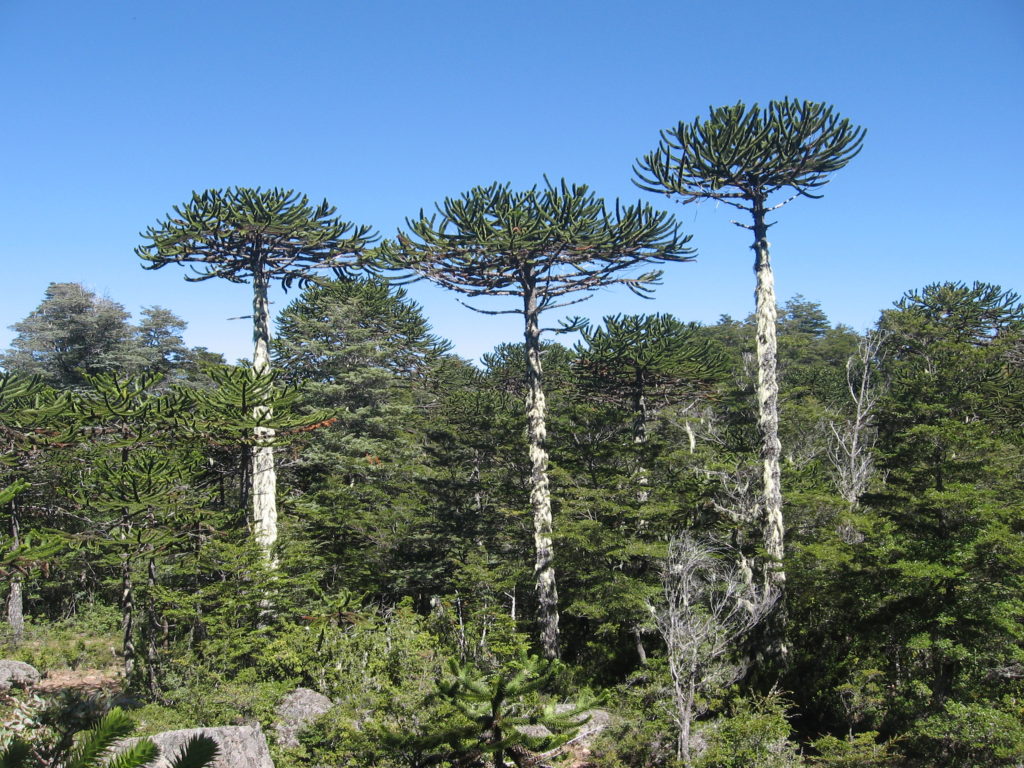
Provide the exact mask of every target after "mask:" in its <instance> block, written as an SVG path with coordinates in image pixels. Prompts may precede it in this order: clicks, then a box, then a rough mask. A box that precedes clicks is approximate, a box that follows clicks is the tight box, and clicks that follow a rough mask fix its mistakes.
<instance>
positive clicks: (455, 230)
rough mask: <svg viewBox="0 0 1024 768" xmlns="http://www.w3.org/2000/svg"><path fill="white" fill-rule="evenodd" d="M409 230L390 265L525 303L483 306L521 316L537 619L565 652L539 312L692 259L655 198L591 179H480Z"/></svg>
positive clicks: (635, 287) (647, 278)
mask: <svg viewBox="0 0 1024 768" xmlns="http://www.w3.org/2000/svg"><path fill="white" fill-rule="evenodd" d="M408 225H409V230H410V232H409V233H404V232H403V233H399V235H398V239H397V242H394V243H390V242H389V243H387V244H386V245H385V247H384V248H383V251H384V253H385V255H386V257H387V260H388V261H389V263H390V266H392V267H395V268H398V269H407V270H412V271H414V272H415V273H417V274H418V275H419V277H420V278H426V279H428V280H430V281H431V282H434V283H437V284H438V285H441V286H443V287H445V288H448V289H450V290H452V291H455V292H456V293H460V294H462V295H464V296H466V297H467V298H469V299H475V298H477V297H479V296H508V297H514V298H516V299H518V300H519V301H520V302H521V306H520V307H517V308H514V309H505V310H483V309H479V308H478V307H475V306H471V305H469V304H467V305H466V306H469V307H470V308H471V309H474V310H476V311H478V312H484V313H486V314H521V315H522V316H523V320H524V324H525V331H524V335H525V353H526V377H527V395H526V414H527V439H528V444H529V454H530V468H531V469H530V504H531V507H532V511H533V522H534V545H535V549H536V561H535V576H536V580H537V601H538V617H537V618H538V624H539V626H540V643H541V648H542V650H543V653H544V655H545V656H547V657H548V658H553V657H556V656H557V655H558V652H559V639H558V592H557V589H556V586H555V569H554V550H553V547H552V516H551V494H550V491H549V487H548V473H547V470H548V451H547V447H546V438H547V428H546V424H545V400H544V387H543V373H542V367H541V343H540V337H541V330H542V329H541V327H540V316H541V314H542V313H544V312H547V311H550V310H553V309H558V308H560V307H565V306H568V305H570V304H575V303H578V302H580V301H583V300H584V299H586V298H588V296H587V295H586V294H587V292H590V291H595V290H597V289H599V288H604V287H607V286H611V285H625V286H626V287H628V288H629V289H630V290H632V291H633V292H634V293H636V294H638V295H641V296H643V295H645V294H647V293H649V292H650V291H651V290H652V287H653V286H654V285H655V284H656V283H657V282H658V280H659V278H660V276H661V272H660V271H657V270H655V271H648V272H644V273H642V274H640V275H630V274H628V271H629V270H630V269H631V268H633V267H637V266H639V265H643V264H646V263H648V262H653V263H662V262H668V261H690V260H692V259H693V255H692V254H693V250H692V249H691V248H688V247H686V243H687V242H688V241H689V237H688V236H681V235H680V234H679V232H678V228H677V226H676V223H675V221H674V219H673V218H672V217H671V216H669V215H668V214H666V213H663V212H660V211H655V210H653V209H652V208H651V207H650V206H649V205H641V204H639V203H638V204H637V205H631V206H620V205H619V204H618V202H616V204H615V207H614V209H613V210H608V208H607V207H606V205H605V203H604V200H602V199H601V198H598V197H595V195H594V194H593V193H592V192H591V191H590V190H589V189H588V188H587V187H586V186H582V185H581V186H577V185H571V186H570V185H569V184H567V183H566V182H565V181H564V180H563V181H562V182H561V184H559V185H557V186H556V185H553V184H551V183H550V182H549V183H547V184H546V185H545V186H544V187H543V188H537V187H534V188H532V189H529V190H526V191H525V192H514V191H512V190H511V189H510V188H509V185H507V184H493V185H491V186H489V187H476V188H474V189H472V190H470V191H469V192H467V193H465V194H463V195H461V196H460V197H457V198H446V199H445V200H444V202H443V203H440V204H439V205H438V206H437V215H434V216H431V217H429V218H428V217H427V216H426V215H425V214H423V213H422V212H421V214H420V217H419V218H418V219H416V220H410V221H409V222H408Z"/></svg>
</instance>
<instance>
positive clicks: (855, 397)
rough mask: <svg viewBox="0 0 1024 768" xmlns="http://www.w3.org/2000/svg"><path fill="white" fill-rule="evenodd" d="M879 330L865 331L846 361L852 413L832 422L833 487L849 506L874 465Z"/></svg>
mask: <svg viewBox="0 0 1024 768" xmlns="http://www.w3.org/2000/svg"><path fill="white" fill-rule="evenodd" d="M883 341H884V335H883V334H882V333H881V332H873V333H868V334H867V335H866V336H865V337H864V338H863V339H862V340H861V342H860V346H859V347H858V349H857V352H856V354H854V355H852V356H851V357H850V359H849V360H847V361H846V386H847V389H848V391H849V393H850V401H851V402H852V404H853V412H852V414H851V415H850V416H849V417H848V418H847V419H845V420H844V421H842V422H837V421H832V422H830V423H829V428H830V430H831V432H832V434H831V439H830V440H829V445H828V458H829V461H830V462H831V463H832V469H833V472H834V477H835V484H836V490H837V491H838V492H839V495H840V496H842V497H843V499H844V500H845V501H846V502H847V503H848V504H849V505H850V508H851V509H852V508H853V507H855V506H856V505H857V500H858V499H859V498H860V497H861V495H862V494H863V493H864V492H865V491H866V490H867V489H868V483H870V482H871V478H872V477H873V476H874V473H875V467H874V460H873V457H872V449H873V448H874V446H875V440H876V438H877V431H876V428H875V420H874V414H875V408H876V407H877V405H878V398H879V396H880V394H881V388H880V387H879V386H878V383H877V381H876V378H877V377H876V374H877V372H878V367H879V365H880V364H881V361H882V357H883V355H884V352H883V349H882V343H883Z"/></svg>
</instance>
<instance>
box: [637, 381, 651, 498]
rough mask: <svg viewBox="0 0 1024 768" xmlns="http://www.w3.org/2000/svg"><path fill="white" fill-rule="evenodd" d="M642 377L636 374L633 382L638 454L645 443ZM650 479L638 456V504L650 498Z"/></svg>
mask: <svg viewBox="0 0 1024 768" xmlns="http://www.w3.org/2000/svg"><path fill="white" fill-rule="evenodd" d="M644 383H645V382H644V376H643V373H641V372H640V371H637V372H636V377H635V379H634V381H633V445H634V446H636V448H637V449H638V453H639V452H641V451H642V450H643V446H644V445H646V443H647V416H648V414H647V398H646V397H644ZM650 482H651V480H650V478H649V477H648V475H647V467H645V466H644V465H643V456H642V455H641V456H640V465H639V466H638V467H637V469H636V484H637V486H638V490H637V492H636V500H637V501H638V502H639V503H640V504H644V503H646V502H647V499H648V498H650V495H651V493H650V489H649V487H648V486H649V485H650Z"/></svg>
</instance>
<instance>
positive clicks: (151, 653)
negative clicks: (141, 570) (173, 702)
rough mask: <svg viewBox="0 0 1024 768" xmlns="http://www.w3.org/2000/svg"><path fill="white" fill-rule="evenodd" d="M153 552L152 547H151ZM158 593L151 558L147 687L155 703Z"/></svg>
mask: <svg viewBox="0 0 1024 768" xmlns="http://www.w3.org/2000/svg"><path fill="white" fill-rule="evenodd" d="M150 549H151V550H152V547H150ZM155 592H156V561H155V560H154V559H153V556H152V555H150V557H149V565H148V566H147V568H146V687H147V688H148V689H149V695H150V696H151V697H152V698H153V700H154V701H159V700H160V699H161V696H160V671H159V663H160V662H159V658H158V655H157V650H156V638H157V632H158V631H159V625H158V622H157V617H156V607H155V606H154V604H153V601H154V597H153V594H154V593H155Z"/></svg>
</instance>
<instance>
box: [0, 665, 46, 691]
mask: <svg viewBox="0 0 1024 768" xmlns="http://www.w3.org/2000/svg"><path fill="white" fill-rule="evenodd" d="M38 682H39V670H37V669H36V668H35V667H33V666H32V665H31V664H26V663H25V662H24V661H13V660H11V659H0V693H3V692H4V691H9V690H11V688H14V687H18V688H29V687H31V686H33V685H35V684H36V683H38Z"/></svg>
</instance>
